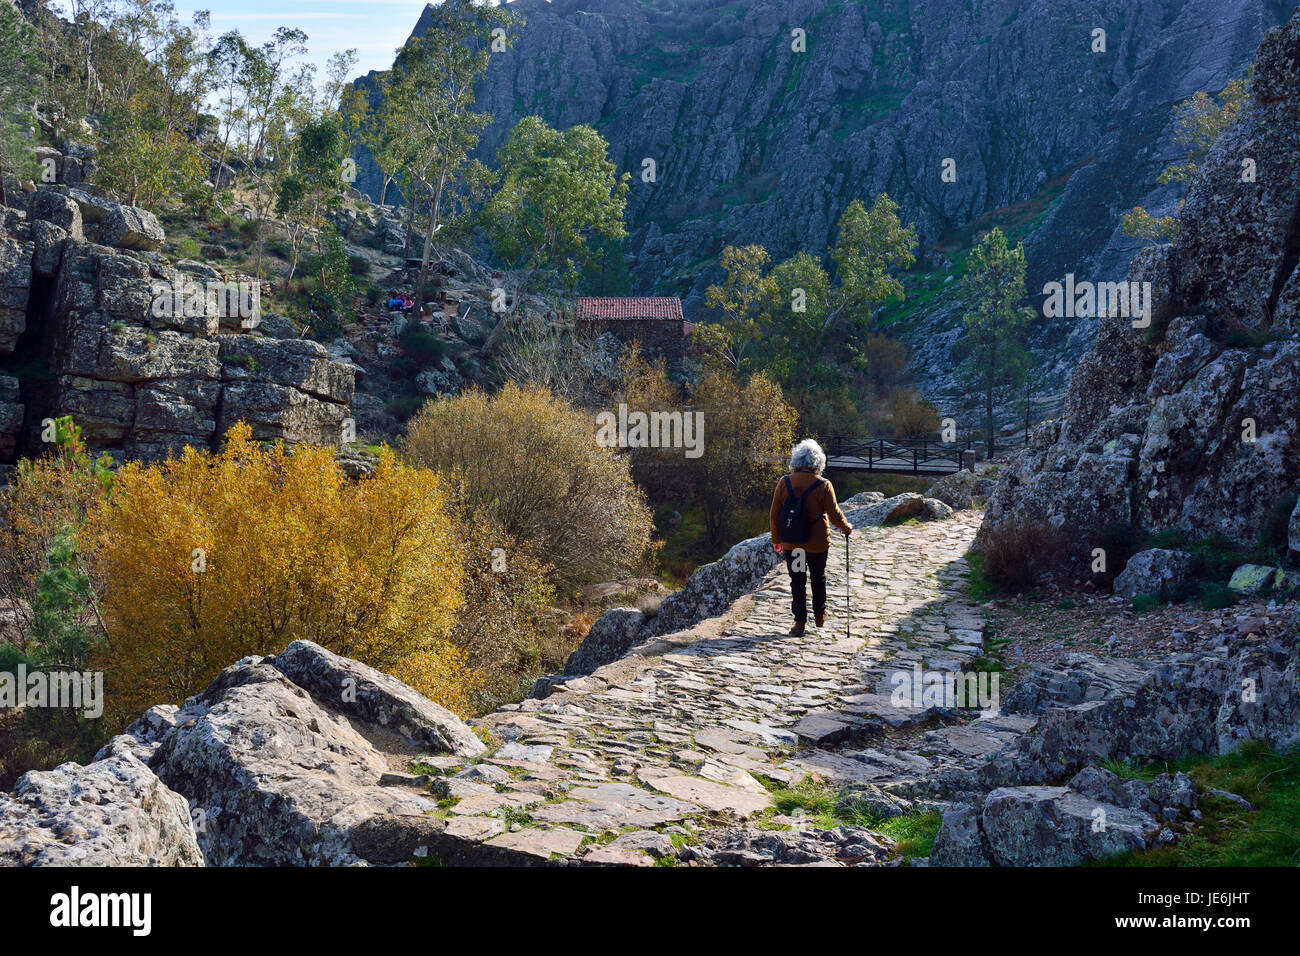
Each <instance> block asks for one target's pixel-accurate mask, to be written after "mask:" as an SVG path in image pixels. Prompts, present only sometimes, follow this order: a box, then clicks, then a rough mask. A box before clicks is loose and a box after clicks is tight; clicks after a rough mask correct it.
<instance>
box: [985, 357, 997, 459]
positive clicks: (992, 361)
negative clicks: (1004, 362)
mask: <svg viewBox="0 0 1300 956" xmlns="http://www.w3.org/2000/svg"><path fill="white" fill-rule="evenodd" d="M997 369H998V346H997V343H996V342H994V343H993V344H992V345H990V346H989V380H988V389H987V391H986V392H985V396H984V427H985V429H986V431H987V437H988V442H987V445H988V450H987V451H986V452H985V459H986V460H988V459H992V457H993V452H994V441H993V389H994V386H995V383H996V382H997V380H998V377H997Z"/></svg>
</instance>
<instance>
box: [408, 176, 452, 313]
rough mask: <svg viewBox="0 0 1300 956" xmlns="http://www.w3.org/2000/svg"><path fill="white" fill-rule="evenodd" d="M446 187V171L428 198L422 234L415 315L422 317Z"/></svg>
mask: <svg viewBox="0 0 1300 956" xmlns="http://www.w3.org/2000/svg"><path fill="white" fill-rule="evenodd" d="M446 185H447V170H446V168H445V167H444V168H443V170H442V172H441V173H439V174H438V186H437V188H436V190H435V191H434V193H433V196H432V197H430V205H429V227H428V229H427V230H425V234H424V256H423V258H421V259H420V281H419V284H418V285H417V286H416V294H415V314H416V315H417V316H419V317H421V318H422V317H423V316H424V290H425V288H426V287H427V286H428V283H429V257H430V256H432V255H433V236H434V233H436V232H437V231H438V217H439V216H441V215H442V191H443V189H444V188H445V187H446Z"/></svg>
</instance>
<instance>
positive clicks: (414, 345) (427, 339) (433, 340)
mask: <svg viewBox="0 0 1300 956" xmlns="http://www.w3.org/2000/svg"><path fill="white" fill-rule="evenodd" d="M399 342H400V344H401V347H402V352H403V353H404V354H405V355H406V357H407V358H409V359H411V360H412V361H413V362H416V363H418V364H420V365H434V364H437V363H438V362H441V361H442V358H443V356H444V355H446V354H447V340H446V339H444V338H442V337H441V336H438V335H434V334H433V333H432V332H430V331H429V330H428V329H426V328H425V327H424V326H423V325H422V324H421V323H419V322H417V321H415V320H414V319H412V320H411V321H409V322H407V323H406V328H404V329H403V330H402V334H401V336H400V338H399Z"/></svg>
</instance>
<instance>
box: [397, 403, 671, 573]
mask: <svg viewBox="0 0 1300 956" xmlns="http://www.w3.org/2000/svg"><path fill="white" fill-rule="evenodd" d="M403 450H404V451H405V453H406V455H407V456H408V458H409V459H410V460H411V461H413V462H416V463H418V464H420V465H422V466H425V467H429V468H434V469H436V470H437V471H439V472H441V473H443V474H445V475H447V476H448V477H449V478H450V479H452V480H454V481H456V482H457V484H458V488H459V491H458V496H459V499H460V500H461V501H462V503H463V504H462V507H463V509H464V511H465V513H466V514H478V515H482V516H484V517H486V518H488V519H490V520H491V521H492V522H494V523H495V524H496V525H497V526H498V527H499V528H500V529H501V531H503V532H504V533H505V534H506V535H509V536H510V537H512V538H514V539H516V540H518V541H519V542H521V543H523V544H525V545H527V546H528V547H530V548H532V549H534V552H535V553H536V554H537V555H538V556H539V557H541V558H542V559H543V560H545V561H546V562H547V563H548V564H549V565H550V566H551V568H552V569H553V573H554V575H555V577H556V579H557V583H560V584H563V585H579V584H585V583H587V582H589V581H595V580H602V579H606V580H607V579H610V578H613V577H616V576H620V575H624V574H627V573H631V572H635V571H637V570H640V569H641V568H642V567H643V566H644V563H645V559H646V556H647V554H648V553H649V551H650V548H651V535H652V533H653V531H654V517H653V515H652V513H651V511H650V508H649V506H648V505H647V504H646V498H645V494H644V493H643V492H642V491H641V489H640V488H638V487H637V485H636V483H635V482H634V481H633V480H632V473H631V469H630V467H629V463H628V460H627V457H626V456H624V455H621V454H619V451H618V449H614V448H605V447H602V446H601V445H600V444H599V443H598V442H597V441H596V423H595V420H594V418H593V416H592V415H591V414H589V413H587V412H583V411H582V410H581V409H578V408H575V407H574V406H573V405H571V404H570V403H569V402H567V401H566V400H565V399H563V398H561V397H559V396H557V395H554V394H552V393H551V391H550V390H549V389H546V388H541V387H538V386H519V385H516V384H515V383H513V382H508V383H506V385H505V387H504V388H502V389H501V391H499V392H497V393H496V394H494V395H489V394H487V393H486V392H483V391H480V390H478V389H470V390H468V391H466V392H464V393H462V394H460V395H457V396H455V397H452V398H443V399H438V400H435V401H430V402H428V403H426V404H425V406H424V408H422V409H421V410H420V412H419V414H417V415H416V416H415V417H414V418H412V419H411V423H410V425H408V426H407V430H406V440H405V442H404V444H403Z"/></svg>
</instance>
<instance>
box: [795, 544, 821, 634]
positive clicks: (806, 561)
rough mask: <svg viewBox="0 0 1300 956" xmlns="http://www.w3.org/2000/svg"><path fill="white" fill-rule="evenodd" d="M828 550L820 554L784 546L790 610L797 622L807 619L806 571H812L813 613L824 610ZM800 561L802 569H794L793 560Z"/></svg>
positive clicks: (819, 612)
mask: <svg viewBox="0 0 1300 956" xmlns="http://www.w3.org/2000/svg"><path fill="white" fill-rule="evenodd" d="M829 554H830V552H829V551H822V552H821V553H820V554H817V553H809V552H806V551H803V550H802V549H800V550H799V551H798V554H797V555H796V553H795V551H794V550H792V549H790V548H786V550H785V568H786V570H787V571H789V572H790V598H791V600H790V610H791V611H792V612H793V613H794V619H795V620H796V621H798V622H799V623H801V624H802V623H803V622H804V621H807V620H808V572H809V571H811V572H812V592H813V614H814V615H817V614H824V613H825V612H826V558H827V556H828V555H829ZM796 560H799V561H801V562H802V564H803V567H804V570H802V571H796V570H795V561H796Z"/></svg>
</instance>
